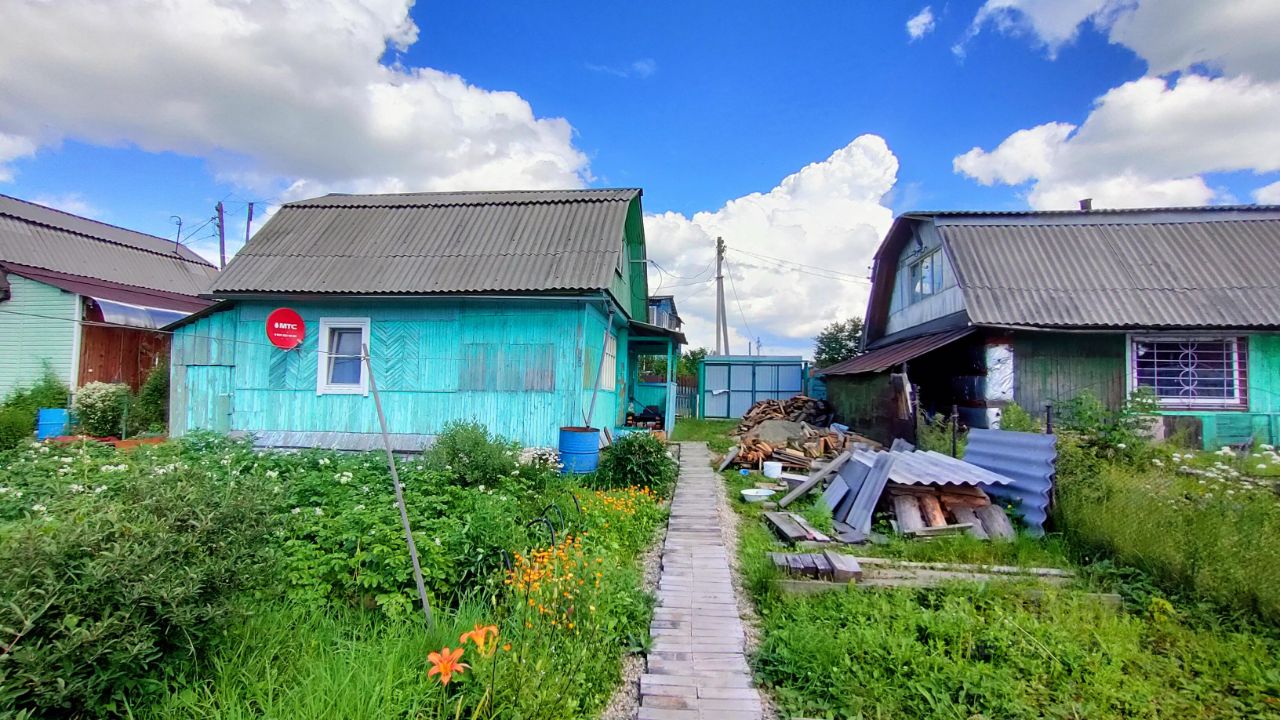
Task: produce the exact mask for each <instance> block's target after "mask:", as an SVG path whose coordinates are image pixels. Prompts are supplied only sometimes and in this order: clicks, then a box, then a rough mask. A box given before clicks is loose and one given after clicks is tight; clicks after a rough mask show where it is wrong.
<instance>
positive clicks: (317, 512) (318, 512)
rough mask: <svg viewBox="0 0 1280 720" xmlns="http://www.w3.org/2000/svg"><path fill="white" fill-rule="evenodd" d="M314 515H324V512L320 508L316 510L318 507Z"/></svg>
mask: <svg viewBox="0 0 1280 720" xmlns="http://www.w3.org/2000/svg"><path fill="white" fill-rule="evenodd" d="M316 514H317V515H323V514H324V510H321V509H320V508H318V507H317V508H316Z"/></svg>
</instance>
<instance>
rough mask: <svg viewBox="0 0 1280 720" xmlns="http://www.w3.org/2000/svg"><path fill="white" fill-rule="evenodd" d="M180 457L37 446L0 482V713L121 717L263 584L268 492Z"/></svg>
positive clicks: (190, 664) (203, 461) (215, 464)
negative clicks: (238, 598) (240, 598)
mask: <svg viewBox="0 0 1280 720" xmlns="http://www.w3.org/2000/svg"><path fill="white" fill-rule="evenodd" d="M42 450H43V452H42ZM182 452H183V450H182V446H180V445H176V444H175V445H174V446H172V447H169V448H165V449H163V450H160V451H154V452H153V451H148V450H139V451H137V452H136V453H134V454H122V453H118V452H116V451H114V450H112V449H108V448H104V447H95V446H93V445H92V444H82V445H80V446H77V447H64V448H53V449H52V450H50V449H49V447H48V446H43V447H42V448H28V449H27V450H26V451H25V452H21V453H15V454H14V457H12V458H10V460H11V462H10V463H9V464H8V465H7V466H6V467H5V469H4V470H3V471H2V472H0V486H3V488H4V492H3V494H0V518H4V519H6V520H7V521H6V522H4V524H3V525H0V567H3V568H4V572H3V573H0V597H2V598H4V603H3V604H2V605H0V628H3V629H4V633H5V639H4V642H6V643H7V644H9V646H10V648H9V650H8V652H6V653H4V654H3V655H0V715H5V714H6V713H8V712H14V711H28V712H31V713H33V714H34V715H37V716H48V717H52V716H60V717H61V716H72V717H109V716H120V715H124V714H126V713H127V708H128V707H131V706H137V705H138V704H140V703H145V702H147V701H148V700H149V699H150V698H152V697H154V696H156V695H157V694H159V693H161V692H163V690H164V687H165V683H166V681H171V680H172V679H174V678H176V677H179V676H181V675H182V674H184V673H186V672H189V671H190V670H191V669H192V668H194V667H195V666H196V661H197V660H198V659H199V658H200V657H201V655H202V653H204V652H205V651H206V650H207V649H208V648H209V647H210V646H211V645H212V643H213V642H214V641H215V640H216V639H217V638H218V636H219V634H220V631H221V629H222V628H223V627H224V624H225V623H226V621H228V620H229V618H230V606H229V604H228V603H229V601H230V598H231V597H232V596H233V595H235V594H236V593H237V592H238V591H240V590H241V589H243V588H245V587H246V586H249V585H251V584H253V583H255V582H258V581H261V580H262V579H263V578H265V577H267V576H268V574H267V573H266V572H265V571H264V570H263V563H264V562H265V548H264V545H265V542H266V540H267V539H268V538H269V537H270V524H271V523H270V519H271V512H270V507H269V504H270V502H271V493H270V491H269V489H268V488H267V487H264V486H263V484H262V483H260V482H256V481H255V480H254V479H253V478H251V477H244V476H238V475H236V474H234V473H233V472H232V470H231V469H230V468H229V467H228V466H227V465H223V464H222V463H221V462H220V460H222V459H224V458H221V457H219V456H216V455H215V456H210V457H201V458H198V459H197V458H193V457H189V456H186V457H184V456H183V455H182V454H181V453H182Z"/></svg>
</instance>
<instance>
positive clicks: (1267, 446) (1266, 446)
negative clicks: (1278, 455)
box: [1258, 444, 1276, 451]
mask: <svg viewBox="0 0 1280 720" xmlns="http://www.w3.org/2000/svg"><path fill="white" fill-rule="evenodd" d="M1258 448H1259V449H1262V450H1267V451H1272V450H1275V449H1276V447H1275V446H1274V445H1265V444H1264V445H1259V446H1258Z"/></svg>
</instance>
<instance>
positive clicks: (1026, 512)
mask: <svg viewBox="0 0 1280 720" xmlns="http://www.w3.org/2000/svg"><path fill="white" fill-rule="evenodd" d="M1057 459H1058V446H1057V438H1055V437H1054V436H1053V435H1039V434H1037V433H1028V432H1013V431H1010V430H983V429H981V428H971V429H970V430H969V440H968V443H967V444H966V446H965V451H964V460H965V462H967V463H972V464H974V465H976V466H978V467H981V468H984V469H986V470H989V471H991V472H993V473H996V474H998V475H1001V476H1003V477H1005V478H1007V479H1008V480H1009V482H1006V483H1002V484H1000V485H990V486H988V487H987V488H986V491H987V494H988V495H991V496H992V497H996V498H1000V499H1002V500H1007V501H1011V502H1013V503H1015V504H1016V506H1017V507H1015V508H1014V512H1016V513H1018V514H1019V515H1020V516H1022V519H1023V522H1025V523H1026V524H1027V530H1028V532H1030V533H1031V534H1032V535H1034V536H1036V537H1039V536H1041V535H1044V523H1045V521H1046V520H1047V519H1048V518H1049V494H1050V493H1051V492H1052V491H1053V474H1054V467H1055V463H1056V462H1057Z"/></svg>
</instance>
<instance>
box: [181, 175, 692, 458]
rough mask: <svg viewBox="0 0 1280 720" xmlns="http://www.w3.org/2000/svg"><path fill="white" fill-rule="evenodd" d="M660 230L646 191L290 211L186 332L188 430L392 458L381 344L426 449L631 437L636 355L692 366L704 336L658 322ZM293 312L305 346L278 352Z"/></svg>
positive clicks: (315, 204) (382, 202)
mask: <svg viewBox="0 0 1280 720" xmlns="http://www.w3.org/2000/svg"><path fill="white" fill-rule="evenodd" d="M642 218H643V215H642V211H641V207H640V191H639V190H575V191H548V192H460V193H414V194H403V195H328V196H325V197H322V198H316V199H313V200H306V201H302V202H295V203H290V204H287V205H285V206H284V207H282V208H281V209H280V210H279V212H277V213H276V214H275V216H273V217H272V218H271V219H270V220H269V221H268V222H267V223H266V224H265V225H264V226H263V227H262V229H261V230H259V231H258V233H257V234H256V235H255V236H254V237H253V239H252V240H251V241H250V242H249V243H248V244H247V245H246V246H245V247H244V249H243V250H241V251H240V252H239V253H238V254H237V255H236V257H235V259H234V260H232V261H231V262H230V263H229V264H228V265H227V268H226V270H225V271H224V272H223V273H222V274H221V275H220V276H219V278H218V281H217V282H216V284H215V285H214V287H213V290H212V294H211V297H214V298H218V299H220V300H222V302H220V303H219V304H218V305H216V306H215V307H213V308H210V309H209V311H207V312H204V313H202V314H200V315H199V316H193V317H192V318H189V319H188V320H187V321H185V322H183V323H181V324H179V325H177V326H175V329H176V336H175V339H174V343H175V345H174V361H173V378H172V394H171V403H170V427H171V431H172V432H173V433H174V434H182V433H184V432H189V431H192V430H198V429H205V430H215V431H220V432H226V431H243V432H247V433H250V434H252V435H253V436H254V437H255V438H256V442H258V443H259V444H261V445H264V446H287V447H310V446H326V447H337V448H344V449H360V448H369V447H378V446H379V443H380V442H381V441H380V439H379V435H378V420H377V416H376V414H375V412H374V404H373V399H372V398H371V397H370V396H369V391H370V385H371V382H370V377H369V373H368V371H367V369H366V367H365V365H364V364H363V363H362V362H361V361H360V357H359V356H360V352H361V348H362V347H364V346H367V347H368V352H369V356H370V357H371V358H372V361H373V363H372V364H373V373H374V377H373V378H372V380H373V381H374V382H376V385H377V389H378V390H379V392H380V394H381V396H382V405H383V409H384V410H385V412H386V417H387V422H388V424H389V426H390V430H391V432H392V433H394V434H395V435H396V438H395V440H396V444H397V445H398V446H399V447H401V448H403V449H406V450H414V449H419V448H421V447H422V445H423V444H424V443H426V442H428V441H429V438H430V436H433V435H435V434H437V433H439V432H440V430H441V429H442V428H443V427H444V426H445V424H446V423H448V422H449V421H454V420H472V419H474V420H478V421H480V422H483V423H484V424H486V425H487V426H489V427H490V428H491V429H492V430H493V431H495V432H498V433H500V434H502V435H504V436H507V437H510V438H513V439H516V440H519V441H521V442H522V443H524V444H526V445H554V444H555V442H556V437H557V433H558V430H559V428H560V427H562V426H581V425H585V424H590V425H593V426H597V427H600V426H603V427H613V426H614V425H616V424H618V423H620V422H621V421H622V419H623V417H624V414H625V412H626V409H627V406H628V405H629V402H630V399H631V398H632V397H633V390H634V386H635V379H636V378H635V371H634V369H635V368H636V367H637V366H638V363H637V362H636V356H637V355H638V354H650V353H654V352H658V353H660V354H663V355H667V356H668V357H671V358H674V355H673V353H675V354H677V355H678V350H679V344H680V343H682V342H683V341H684V338H683V336H682V335H681V334H680V333H679V332H678V331H676V330H672V329H670V328H669V327H660V326H657V325H654V324H650V323H649V322H647V320H648V317H649V302H648V300H649V298H648V293H647V284H646V283H647V281H646V273H645V265H646V262H647V261H646V258H645V241H644V226H643V222H642ZM280 308H287V309H288V310H290V311H293V312H296V313H297V314H298V315H299V316H300V317H301V320H302V325H303V327H302V328H301V329H302V333H301V343H300V344H299V345H298V346H297V347H296V348H294V349H290V350H284V349H280V348H279V347H275V346H273V345H272V344H270V343H269V342H268V337H267V328H266V325H267V318H268V316H269V315H270V314H271V313H272V312H273V311H275V310H277V309H280ZM674 365H675V363H674V362H670V363H669V364H668V366H669V367H674ZM597 379H598V380H599V382H597Z"/></svg>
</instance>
